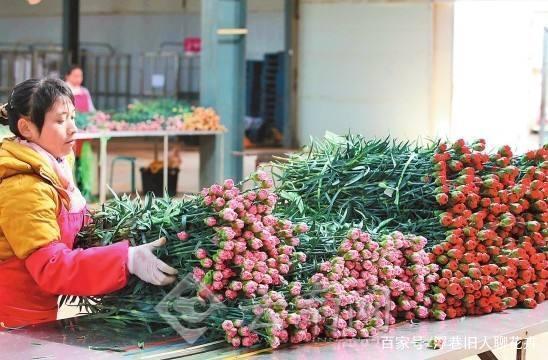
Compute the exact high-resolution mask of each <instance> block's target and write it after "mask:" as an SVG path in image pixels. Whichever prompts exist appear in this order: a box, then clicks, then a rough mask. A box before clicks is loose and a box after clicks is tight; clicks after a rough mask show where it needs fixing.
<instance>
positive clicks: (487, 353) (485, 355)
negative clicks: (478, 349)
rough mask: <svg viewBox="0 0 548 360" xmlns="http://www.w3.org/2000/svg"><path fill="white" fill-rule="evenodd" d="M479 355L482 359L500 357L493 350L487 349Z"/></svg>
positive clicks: (488, 359)
mask: <svg viewBox="0 0 548 360" xmlns="http://www.w3.org/2000/svg"><path fill="white" fill-rule="evenodd" d="M478 357H479V358H480V359H481V360H498V358H497V357H496V356H495V354H493V352H492V351H491V350H487V351H485V352H482V353H481V354H478Z"/></svg>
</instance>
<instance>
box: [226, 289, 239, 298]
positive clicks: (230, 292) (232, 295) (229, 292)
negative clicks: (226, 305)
mask: <svg viewBox="0 0 548 360" xmlns="http://www.w3.org/2000/svg"><path fill="white" fill-rule="evenodd" d="M225 296H226V298H227V299H229V300H234V299H236V298H237V297H238V293H237V292H236V291H233V290H230V289H229V290H225Z"/></svg>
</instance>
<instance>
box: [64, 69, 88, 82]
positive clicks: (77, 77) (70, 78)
mask: <svg viewBox="0 0 548 360" xmlns="http://www.w3.org/2000/svg"><path fill="white" fill-rule="evenodd" d="M65 81H66V82H68V83H69V84H70V85H71V86H80V85H82V81H84V73H83V72H82V70H81V69H78V68H76V69H73V70H72V71H71V72H70V74H68V75H67V76H66V78H65Z"/></svg>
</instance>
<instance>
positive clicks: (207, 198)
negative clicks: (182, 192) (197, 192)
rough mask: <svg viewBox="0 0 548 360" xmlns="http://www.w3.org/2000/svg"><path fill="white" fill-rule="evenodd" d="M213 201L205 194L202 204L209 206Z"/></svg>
mask: <svg viewBox="0 0 548 360" xmlns="http://www.w3.org/2000/svg"><path fill="white" fill-rule="evenodd" d="M212 203H213V198H212V197H211V196H205V197H204V205H205V206H209V205H211V204H212Z"/></svg>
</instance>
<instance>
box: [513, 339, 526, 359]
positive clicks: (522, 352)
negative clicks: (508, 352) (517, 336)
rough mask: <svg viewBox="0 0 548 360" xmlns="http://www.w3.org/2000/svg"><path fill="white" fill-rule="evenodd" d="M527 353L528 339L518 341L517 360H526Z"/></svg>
mask: <svg viewBox="0 0 548 360" xmlns="http://www.w3.org/2000/svg"><path fill="white" fill-rule="evenodd" d="M526 351H527V339H521V340H518V344H517V346H516V360H525V356H526Z"/></svg>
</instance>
